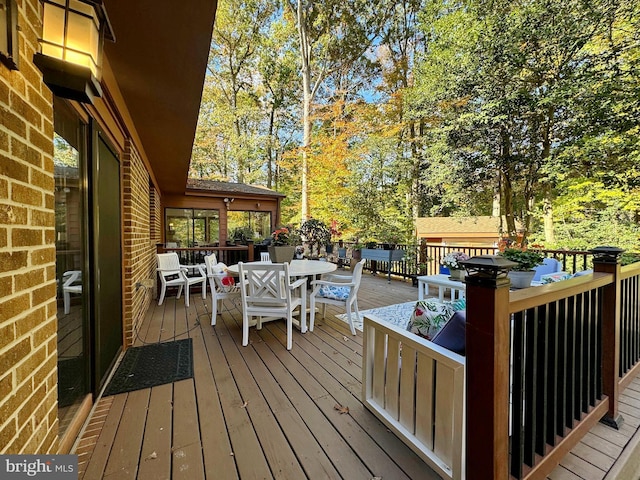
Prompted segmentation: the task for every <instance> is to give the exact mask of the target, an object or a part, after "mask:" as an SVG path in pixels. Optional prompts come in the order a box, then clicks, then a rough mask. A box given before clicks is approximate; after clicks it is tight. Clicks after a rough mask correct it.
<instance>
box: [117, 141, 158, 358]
mask: <svg viewBox="0 0 640 480" xmlns="http://www.w3.org/2000/svg"><path fill="white" fill-rule="evenodd" d="M122 167H123V180H124V181H123V188H124V191H123V196H124V205H123V212H124V284H123V290H124V332H125V343H124V344H125V348H126V347H128V346H130V345H132V343H133V340H134V339H135V334H136V330H137V328H138V327H139V326H140V324H141V323H142V320H143V318H144V315H145V313H146V311H147V309H148V308H149V304H150V303H151V299H152V297H153V289H152V288H145V287H140V288H138V289H137V290H136V282H139V281H142V280H145V279H154V280H155V271H156V265H155V252H156V247H155V244H156V240H155V239H154V238H153V235H152V230H153V228H152V227H151V225H150V222H151V219H152V214H151V212H152V205H151V200H152V196H151V192H150V187H149V183H150V182H149V174H148V172H147V170H146V169H145V166H144V163H143V162H142V160H141V158H140V155H139V153H138V151H137V150H136V148H135V146H134V145H133V144H132V143H131V142H130V141H127V144H126V146H125V152H124V155H123V163H122Z"/></svg>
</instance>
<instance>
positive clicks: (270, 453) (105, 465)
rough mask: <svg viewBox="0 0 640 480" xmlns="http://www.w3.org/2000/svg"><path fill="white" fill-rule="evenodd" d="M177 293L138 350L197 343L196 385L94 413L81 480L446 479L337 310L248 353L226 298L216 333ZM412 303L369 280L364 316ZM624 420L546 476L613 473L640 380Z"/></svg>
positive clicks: (255, 336) (624, 407)
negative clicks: (404, 430) (373, 390)
mask: <svg viewBox="0 0 640 480" xmlns="http://www.w3.org/2000/svg"><path fill="white" fill-rule="evenodd" d="M436 293H437V292H435V291H433V292H431V294H432V295H434V294H436ZM171 295H172V296H169V297H167V298H166V299H165V301H164V304H163V305H161V306H158V305H152V307H151V308H150V310H149V311H148V312H147V314H146V315H145V317H144V320H143V323H142V325H141V327H140V329H139V332H138V335H137V336H136V339H135V345H137V346H139V345H143V344H144V343H156V342H158V341H170V340H176V339H180V338H188V337H189V338H192V340H193V354H194V357H193V361H194V378H193V379H188V380H183V381H180V382H176V383H174V384H166V385H161V386H157V387H153V388H151V389H145V390H140V391H137V392H130V393H123V394H119V395H115V396H114V397H113V401H112V402H110V406H109V408H108V412H107V413H106V414H105V413H104V412H102V411H101V412H99V414H100V415H106V416H105V421H104V425H103V426H102V428H101V430H100V431H99V432H96V431H95V430H87V432H85V435H86V436H87V438H95V439H96V445H95V447H94V448H93V451H92V452H91V453H90V454H89V455H90V456H89V460H88V462H87V463H86V464H83V465H82V470H81V472H80V477H79V478H81V479H87V480H94V479H100V478H106V479H114V480H116V479H118V480H120V479H122V478H138V479H141V480H146V479H183V478H184V479H199V478H207V479H215V480H219V479H221V480H227V479H228V480H238V479H240V480H245V479H254V478H282V479H293V478H295V479H296V480H297V479H299V478H300V479H302V478H308V479H312V480H316V479H325V478H327V479H333V478H336V479H337V478H343V479H349V480H351V479H365V480H370V479H371V478H374V477H382V478H385V479H412V480H419V479H437V478H439V477H438V475H436V474H435V473H434V472H433V471H432V470H431V469H430V468H429V467H428V466H427V465H426V464H425V463H424V462H423V461H422V459H420V457H418V456H417V455H416V454H415V453H414V452H413V451H412V450H411V449H410V448H409V447H407V446H406V445H405V444H404V443H402V442H401V441H400V440H399V439H398V438H397V437H396V436H395V435H394V434H393V433H392V432H390V431H389V429H387V428H386V427H385V426H384V425H383V424H382V423H381V422H380V420H378V418H377V417H376V416H374V415H373V414H371V412H369V410H367V409H366V407H364V405H363V404H362V402H361V401H360V396H361V366H362V343H363V337H362V333H361V332H358V334H357V335H356V336H353V335H351V332H350V331H349V327H348V325H347V324H346V323H345V322H342V321H340V320H339V319H337V318H335V315H336V314H339V313H343V310H341V309H340V308H339V307H335V306H331V305H328V306H327V315H326V318H324V319H323V318H320V317H319V316H318V317H316V324H315V330H314V332H308V333H307V334H304V335H302V334H300V332H299V331H298V330H297V329H295V328H294V341H293V349H292V350H291V351H287V350H286V331H285V325H284V322H283V321H274V322H269V323H265V324H264V326H263V328H262V330H260V331H257V330H256V329H255V328H251V329H250V344H249V346H247V347H242V345H241V338H242V331H241V323H242V315H241V312H240V310H239V309H238V308H237V303H236V304H235V305H234V304H232V302H230V301H225V304H224V306H223V308H222V310H221V315H219V316H218V322H217V325H216V326H215V327H212V326H211V325H210V321H211V317H210V311H211V310H210V307H211V305H210V301H211V297H210V296H207V300H206V301H203V300H202V298H201V296H200V294H199V293H196V294H194V295H192V296H191V306H190V307H189V308H185V306H184V298H183V297H182V298H180V299H178V300H177V299H176V298H175V292H173V293H171ZM415 299H417V289H416V288H415V287H412V286H411V284H409V283H407V282H401V281H392V282H391V284H388V283H387V281H386V276H383V275H378V276H372V275H368V274H365V275H364V276H363V285H362V287H361V290H360V293H359V304H360V305H359V306H360V310H366V309H369V308H377V307H381V306H385V305H390V304H394V303H401V302H406V301H412V300H415ZM245 402H246V405H245ZM336 405H339V406H344V407H348V408H349V413H348V414H347V413H345V414H341V413H340V412H339V411H338V410H336V409H335V407H336ZM620 412H621V414H622V415H623V416H624V418H625V423H624V425H623V427H622V428H621V429H620V430H619V431H616V430H613V429H611V428H609V427H606V426H604V425H602V424H598V425H596V426H594V427H593V429H592V430H591V432H589V433H588V434H587V435H586V436H585V437H584V438H583V440H582V441H581V442H580V444H579V445H577V446H576V447H575V448H574V449H573V451H572V452H571V453H570V454H569V455H567V456H566V457H565V458H564V459H563V461H562V462H561V463H560V465H559V466H558V467H556V469H554V470H553V472H552V473H551V474H550V475H549V476H548V478H550V479H553V480H578V479H588V480H591V479H596V478H604V477H605V475H606V473H607V471H609V470H610V469H612V468H615V467H612V465H615V463H614V462H615V461H616V459H617V458H618V457H620V456H621V455H623V454H624V451H625V447H626V446H627V445H628V444H629V443H630V440H631V437H632V436H633V435H634V434H635V433H636V430H637V429H638V426H639V425H640V380H638V379H635V380H633V381H632V382H631V383H630V385H629V387H628V388H627V389H626V390H625V391H624V393H623V395H622V397H621V403H620ZM96 414H98V412H97V413H96ZM84 440H86V439H85V438H84V437H83V441H84ZM79 445H84V443H83V442H79Z"/></svg>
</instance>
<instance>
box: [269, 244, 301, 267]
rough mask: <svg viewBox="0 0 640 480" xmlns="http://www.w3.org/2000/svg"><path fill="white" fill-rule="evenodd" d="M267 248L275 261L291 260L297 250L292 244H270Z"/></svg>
mask: <svg viewBox="0 0 640 480" xmlns="http://www.w3.org/2000/svg"><path fill="white" fill-rule="evenodd" d="M267 248H268V250H269V256H270V257H271V261H272V262H273V263H284V262H290V261H291V260H293V255H294V253H295V252H296V247H294V246H291V245H280V246H269V247H267Z"/></svg>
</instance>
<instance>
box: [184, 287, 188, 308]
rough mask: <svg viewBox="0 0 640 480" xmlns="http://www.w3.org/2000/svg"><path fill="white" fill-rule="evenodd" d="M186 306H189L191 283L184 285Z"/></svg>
mask: <svg viewBox="0 0 640 480" xmlns="http://www.w3.org/2000/svg"><path fill="white" fill-rule="evenodd" d="M184 306H185V307H188V306H189V285H188V284H187V285H185V286H184Z"/></svg>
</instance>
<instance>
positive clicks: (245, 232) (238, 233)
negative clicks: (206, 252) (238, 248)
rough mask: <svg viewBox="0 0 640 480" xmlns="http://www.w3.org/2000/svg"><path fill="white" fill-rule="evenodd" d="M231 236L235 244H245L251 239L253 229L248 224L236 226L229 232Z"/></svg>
mask: <svg viewBox="0 0 640 480" xmlns="http://www.w3.org/2000/svg"><path fill="white" fill-rule="evenodd" d="M231 238H232V239H233V241H234V242H235V244H236V245H246V244H247V242H248V241H249V240H253V230H251V228H250V227H249V226H244V227H236V228H234V229H233V231H232V232H231Z"/></svg>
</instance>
